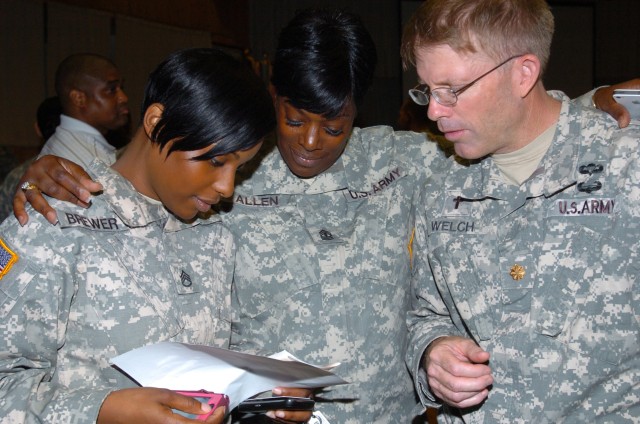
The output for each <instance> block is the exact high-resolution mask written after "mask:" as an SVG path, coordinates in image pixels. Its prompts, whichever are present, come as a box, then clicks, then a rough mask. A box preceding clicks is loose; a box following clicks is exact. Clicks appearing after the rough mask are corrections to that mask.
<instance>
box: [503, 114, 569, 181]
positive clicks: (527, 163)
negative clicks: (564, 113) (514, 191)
mask: <svg viewBox="0 0 640 424" xmlns="http://www.w3.org/2000/svg"><path fill="white" fill-rule="evenodd" d="M556 126H557V122H556V123H555V124H553V125H551V126H550V127H549V128H547V129H546V130H545V131H544V132H543V133H542V134H540V135H539V136H538V137H536V138H535V140H533V141H532V142H531V143H529V144H527V145H526V146H524V147H523V148H522V149H519V150H516V151H515V152H511V153H503V154H495V155H493V156H492V157H493V160H494V161H495V163H496V165H497V166H498V168H499V169H500V171H502V176H503V177H504V180H505V181H506V182H507V183H509V184H513V185H517V186H519V185H521V184H522V183H524V182H525V181H526V180H527V179H528V178H529V177H531V175H533V173H534V172H535V170H536V169H537V168H538V165H539V164H540V161H541V160H542V157H543V156H544V155H545V153H547V150H549V146H551V142H552V141H553V135H554V134H555V132H556Z"/></svg>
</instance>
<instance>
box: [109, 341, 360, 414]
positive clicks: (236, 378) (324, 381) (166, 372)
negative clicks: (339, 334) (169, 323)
mask: <svg viewBox="0 0 640 424" xmlns="http://www.w3.org/2000/svg"><path fill="white" fill-rule="evenodd" d="M276 355H277V356H278V357H279V358H287V360H279V359H274V358H268V357H264V356H256V355H250V354H247V353H241V352H234V351H231V350H227V349H221V348H216V347H211V346H203V345H191V344H186V343H175V342H161V343H157V344H153V345H148V346H144V347H141V348H138V349H134V350H131V351H129V352H127V353H125V354H122V355H120V356H116V357H115V358H112V359H111V361H110V363H111V364H112V365H115V366H116V367H118V368H119V369H120V370H122V371H123V372H124V373H125V374H127V375H128V376H130V377H131V378H133V379H134V380H135V381H136V382H138V383H139V384H140V385H141V386H146V387H162V388H165V389H171V390H201V389H204V390H207V391H210V392H216V393H225V394H226V395H227V396H229V400H230V407H231V409H233V408H235V407H236V406H238V404H239V403H240V402H242V401H243V400H245V399H247V398H250V397H252V396H254V395H256V394H258V393H262V392H265V391H268V390H271V389H273V388H274V387H277V386H281V387H302V388H315V387H326V386H333V385H337V384H347V381H345V380H343V379H341V378H340V377H338V376H336V375H335V374H333V373H331V372H329V371H327V370H326V369H323V368H321V367H316V366H313V365H310V364H307V363H304V362H301V361H299V360H298V359H297V358H295V357H294V356H293V355H291V354H290V353H288V352H286V351H283V352H280V353H279V354H276ZM276 355H274V356H276ZM335 365H336V364H332V365H331V366H335ZM331 366H329V367H331Z"/></svg>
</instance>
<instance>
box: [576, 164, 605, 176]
mask: <svg viewBox="0 0 640 424" xmlns="http://www.w3.org/2000/svg"><path fill="white" fill-rule="evenodd" d="M603 170H604V166H602V165H596V164H595V163H590V164H588V165H580V167H579V168H578V172H580V173H581V174H589V175H593V174H599V173H600V172H602V171H603Z"/></svg>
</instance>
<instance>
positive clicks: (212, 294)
mask: <svg viewBox="0 0 640 424" xmlns="http://www.w3.org/2000/svg"><path fill="white" fill-rule="evenodd" d="M90 170H91V172H92V174H93V175H95V177H96V178H97V180H98V181H100V182H101V183H102V184H103V186H104V187H105V188H106V189H105V192H104V194H102V195H100V196H97V197H94V198H93V204H92V206H91V207H90V208H89V209H86V210H85V209H82V208H79V207H75V206H72V205H69V204H66V203H62V202H59V201H55V200H53V199H50V200H49V201H50V202H51V204H52V206H53V207H54V208H55V209H56V210H57V211H58V217H59V218H60V223H61V224H62V225H60V224H59V225H56V226H52V225H50V224H49V223H48V222H47V221H45V220H44V219H43V217H42V216H40V215H39V214H37V213H34V211H33V210H31V211H30V212H31V213H30V214H29V216H30V219H29V223H28V224H27V225H26V226H25V227H24V228H22V227H20V225H19V224H18V223H17V220H15V219H13V218H10V219H7V220H6V221H5V222H4V223H3V224H2V226H0V238H1V239H2V240H4V241H5V243H7V244H8V245H9V247H10V248H12V250H14V251H15V252H16V253H17V254H18V255H19V257H20V258H19V260H18V262H17V263H16V264H14V266H13V267H12V269H11V270H10V271H9V273H8V274H7V275H5V276H4V277H3V278H2V279H0V331H1V332H2V338H0V421H2V422H3V423H22V422H28V423H35V422H46V423H93V422H95V420H96V417H97V414H98V411H99V408H100V406H101V404H102V401H103V400H104V398H105V397H106V395H107V394H108V393H109V392H111V391H113V390H117V389H121V388H125V387H135V386H136V384H134V383H133V382H132V381H131V380H130V379H128V378H127V377H126V376H125V375H124V374H121V373H120V372H118V371H117V370H116V369H114V368H112V367H110V366H109V364H108V360H109V359H110V358H112V357H114V356H117V355H119V354H122V353H125V352H127V351H129V350H131V349H134V348H137V347H140V346H143V345H146V344H149V343H156V342H159V341H162V340H173V341H178V342H188V343H200V344H208V345H215V346H219V347H225V348H227V347H228V342H229V334H230V327H231V325H230V312H229V306H230V298H231V295H230V292H231V278H232V267H233V251H234V246H233V241H232V238H231V235H230V234H229V232H228V231H227V230H226V229H225V228H224V227H223V226H222V225H221V224H220V223H219V222H214V221H205V220H198V221H196V222H195V223H194V224H184V223H181V222H180V221H178V220H176V219H175V218H174V217H173V216H172V215H170V214H169V213H168V212H167V211H166V210H165V209H164V207H163V206H162V205H161V204H160V203H158V202H151V201H149V200H148V199H146V198H144V197H143V196H142V195H140V194H139V193H137V192H136V191H134V189H133V187H132V186H131V184H130V183H129V182H128V181H126V180H124V179H123V178H122V177H121V176H119V174H117V173H115V172H113V171H111V170H110V169H109V168H107V166H106V165H105V164H101V163H99V162H94V164H93V165H92V168H90ZM67 214H71V216H73V215H77V216H81V217H86V218H106V219H107V220H106V221H95V220H94V221H93V224H91V223H90V221H84V220H81V219H79V218H75V220H76V221H78V222H80V223H81V224H80V225H77V226H70V227H67V228H63V226H64V225H65V224H68V222H69V220H68V219H67V216H68V215H67ZM73 220H74V219H72V220H71V221H73ZM87 224H89V225H90V226H93V227H94V228H88V227H87V226H86V225H87ZM183 282H184V284H183ZM193 389H199V388H197V387H195V388H193Z"/></svg>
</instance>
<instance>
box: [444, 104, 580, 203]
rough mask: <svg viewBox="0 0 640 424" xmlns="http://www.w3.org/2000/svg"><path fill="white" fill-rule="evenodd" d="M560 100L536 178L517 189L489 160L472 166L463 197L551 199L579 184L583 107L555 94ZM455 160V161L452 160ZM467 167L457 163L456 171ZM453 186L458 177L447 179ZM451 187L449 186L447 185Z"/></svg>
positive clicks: (463, 187) (462, 193)
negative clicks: (556, 118) (548, 142)
mask: <svg viewBox="0 0 640 424" xmlns="http://www.w3.org/2000/svg"><path fill="white" fill-rule="evenodd" d="M553 94H554V97H556V98H558V97H560V100H561V101H562V106H561V110H560V116H559V118H558V123H557V128H556V133H555V134H554V136H553V142H552V143H551V146H550V147H549V150H548V151H547V153H546V154H545V155H544V157H543V158H542V160H541V161H540V165H539V166H538V168H537V170H536V171H535V172H534V173H533V175H532V176H531V177H530V178H529V179H528V180H527V181H525V182H524V183H523V184H522V185H521V186H519V187H516V186H513V185H510V184H508V183H506V182H504V179H503V177H502V174H501V171H500V169H499V168H498V166H497V165H496V164H495V162H494V161H493V159H492V158H490V157H489V158H485V159H484V160H481V161H480V162H478V163H475V164H472V165H470V166H469V172H465V175H466V179H465V181H464V183H463V186H462V189H461V190H460V187H458V188H457V191H458V192H459V194H460V196H461V197H464V198H467V199H478V198H483V197H492V198H496V199H511V198H513V197H514V196H517V195H518V194H521V195H534V196H536V195H546V196H550V195H552V194H553V193H556V192H558V191H560V190H563V189H564V188H566V187H568V186H570V185H572V184H574V183H575V182H576V167H577V162H578V160H579V158H578V156H579V150H580V136H579V134H580V133H581V130H580V128H581V121H580V119H576V116H578V115H579V111H578V110H577V109H578V108H579V107H580V106H579V105H577V104H575V103H574V102H571V100H570V99H569V98H568V97H567V96H566V95H564V94H562V93H557V92H555V93H553ZM451 160H455V159H454V158H452V159H451ZM460 167H467V165H466V164H464V165H463V164H453V166H452V168H451V169H452V172H453V171H455V170H456V169H459V168H460ZM447 181H448V182H449V183H450V184H458V185H459V183H460V181H459V180H458V181H457V182H456V181H455V178H447ZM447 185H449V184H447Z"/></svg>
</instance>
